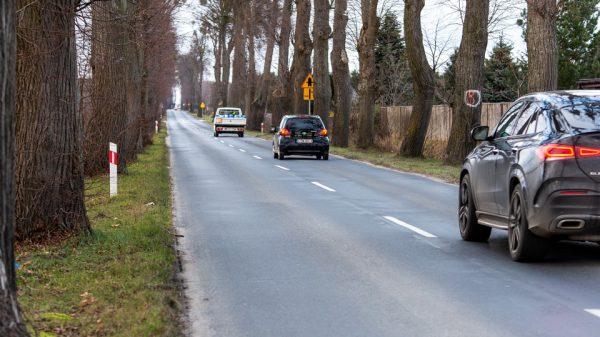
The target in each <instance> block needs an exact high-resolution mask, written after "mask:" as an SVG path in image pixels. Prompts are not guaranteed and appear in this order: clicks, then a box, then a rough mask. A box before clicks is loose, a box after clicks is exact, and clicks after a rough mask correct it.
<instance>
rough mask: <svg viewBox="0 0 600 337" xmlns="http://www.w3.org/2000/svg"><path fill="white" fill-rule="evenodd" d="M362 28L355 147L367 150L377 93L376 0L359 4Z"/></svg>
mask: <svg viewBox="0 0 600 337" xmlns="http://www.w3.org/2000/svg"><path fill="white" fill-rule="evenodd" d="M361 13H362V21H363V26H362V28H361V30H360V36H359V39H358V46H357V47H358V60H359V63H360V66H359V68H360V79H359V81H358V95H359V101H358V109H359V110H358V137H357V140H356V145H357V146H358V147H360V148H368V147H369V146H371V145H373V126H374V113H373V110H374V109H375V93H376V91H377V85H376V83H377V81H376V79H375V76H376V74H375V73H376V68H375V52H374V51H375V42H376V41H377V31H378V29H379V19H378V18H377V0H363V1H362V2H361Z"/></svg>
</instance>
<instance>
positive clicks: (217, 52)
mask: <svg viewBox="0 0 600 337" xmlns="http://www.w3.org/2000/svg"><path fill="white" fill-rule="evenodd" d="M224 36H225V29H224V28H223V25H220V26H219V32H218V37H217V40H216V43H215V45H216V48H214V56H215V66H214V67H213V70H214V74H215V94H216V99H215V100H214V102H213V104H214V105H213V110H214V111H217V108H218V107H219V106H220V105H221V104H222V103H221V100H222V94H221V88H222V87H223V85H222V83H221V76H222V71H223V63H222V59H223V48H225V45H224V40H225V39H224Z"/></svg>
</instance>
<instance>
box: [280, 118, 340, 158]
mask: <svg viewBox="0 0 600 337" xmlns="http://www.w3.org/2000/svg"><path fill="white" fill-rule="evenodd" d="M274 131H275V136H274V137H273V158H275V159H277V158H279V159H280V160H283V159H285V157H286V156H289V155H302V156H316V157H317V159H321V158H323V159H324V160H328V159H329V137H328V136H327V129H326V128H325V125H324V124H323V121H322V120H321V118H320V117H319V116H310V115H297V116H296V115H287V116H284V117H283V119H282V120H281V123H280V124H279V127H277V128H275V130H274Z"/></svg>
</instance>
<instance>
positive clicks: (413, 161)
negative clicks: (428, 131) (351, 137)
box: [329, 146, 461, 183]
mask: <svg viewBox="0 0 600 337" xmlns="http://www.w3.org/2000/svg"><path fill="white" fill-rule="evenodd" d="M329 152H331V153H333V154H337V155H340V156H343V157H346V158H348V159H354V160H360V161H364V162H368V163H371V164H374V165H379V166H384V167H388V168H392V169H395V170H400V171H405V172H413V173H418V174H423V175H426V176H430V177H434V178H438V179H441V180H443V181H446V182H450V183H458V179H459V175H460V170H461V167H460V166H453V165H452V166H450V165H445V164H444V163H443V162H442V161H441V160H436V159H426V158H408V157H402V156H400V155H398V154H396V153H392V152H385V151H380V150H377V149H369V150H361V149H356V148H351V147H350V148H341V147H336V146H333V147H331V148H330V149H329Z"/></svg>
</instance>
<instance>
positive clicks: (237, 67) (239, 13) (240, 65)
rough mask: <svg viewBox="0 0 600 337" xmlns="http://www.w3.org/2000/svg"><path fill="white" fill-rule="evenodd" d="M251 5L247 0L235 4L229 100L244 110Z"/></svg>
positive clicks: (239, 0) (240, 0)
mask: <svg viewBox="0 0 600 337" xmlns="http://www.w3.org/2000/svg"><path fill="white" fill-rule="evenodd" d="M249 7H250V6H249V4H248V1H247V0H238V1H237V2H236V3H234V6H233V76H232V81H231V96H230V98H229V100H230V105H232V106H235V107H239V108H242V110H243V111H244V112H245V111H246V107H245V106H244V96H245V95H244V92H245V91H246V84H247V78H248V72H247V70H248V67H247V64H246V39H245V35H247V32H246V30H245V27H244V26H245V23H246V16H247V15H248V14H249V13H248V11H249Z"/></svg>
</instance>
